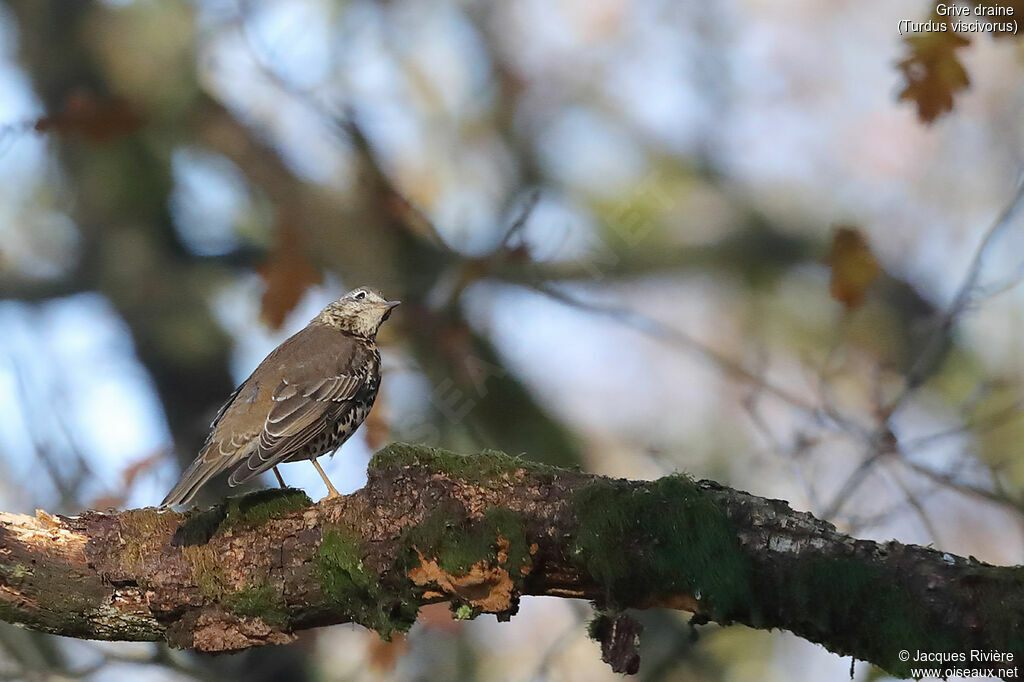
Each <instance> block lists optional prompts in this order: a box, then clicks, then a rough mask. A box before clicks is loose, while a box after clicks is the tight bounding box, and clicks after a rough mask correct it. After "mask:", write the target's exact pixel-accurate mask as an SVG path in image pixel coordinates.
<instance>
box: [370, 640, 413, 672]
mask: <svg viewBox="0 0 1024 682" xmlns="http://www.w3.org/2000/svg"><path fill="white" fill-rule="evenodd" d="M366 635H367V637H366V638H367V643H366V662H367V663H368V664H369V666H370V668H371V669H372V670H375V671H376V672H379V673H390V672H392V671H393V670H394V669H395V666H396V665H398V659H400V658H401V657H402V656H404V655H405V654H407V653H408V652H409V640H408V639H407V638H406V636H405V635H403V634H402V633H396V634H394V635H392V636H391V641H390V642H385V641H384V640H383V639H381V638H380V635H378V634H377V633H376V632H368V633H366Z"/></svg>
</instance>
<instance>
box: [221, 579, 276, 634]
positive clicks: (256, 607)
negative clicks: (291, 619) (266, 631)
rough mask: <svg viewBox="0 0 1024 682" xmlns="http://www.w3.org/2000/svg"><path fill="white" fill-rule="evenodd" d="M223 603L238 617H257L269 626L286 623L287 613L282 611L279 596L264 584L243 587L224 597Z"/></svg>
mask: <svg viewBox="0 0 1024 682" xmlns="http://www.w3.org/2000/svg"><path fill="white" fill-rule="evenodd" d="M224 603H225V604H226V605H227V606H228V608H230V609H231V611H232V612H233V613H235V615H238V616H246V617H250V618H254V617H259V618H261V619H263V622H265V623H268V624H271V625H285V624H287V623H288V613H287V611H285V609H284V605H283V604H282V602H281V599H280V595H278V593H277V591H275V590H274V588H272V587H271V586H270V585H268V584H266V583H263V584H261V585H254V586H249V587H245V588H243V589H241V590H238V591H237V592H232V593H231V594H228V595H225V596H224Z"/></svg>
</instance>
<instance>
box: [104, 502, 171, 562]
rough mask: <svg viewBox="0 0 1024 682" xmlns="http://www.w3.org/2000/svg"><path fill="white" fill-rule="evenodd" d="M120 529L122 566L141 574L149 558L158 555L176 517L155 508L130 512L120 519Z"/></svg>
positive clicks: (121, 515)
mask: <svg viewBox="0 0 1024 682" xmlns="http://www.w3.org/2000/svg"><path fill="white" fill-rule="evenodd" d="M117 522H118V525H120V527H121V542H122V546H121V551H120V558H121V564H122V566H123V567H124V569H125V570H126V571H128V572H140V571H141V569H142V566H143V564H144V562H145V560H146V559H147V558H148V557H153V556H156V554H158V553H159V549H160V543H162V542H163V538H165V537H166V536H167V535H168V534H170V533H171V531H172V530H173V529H174V528H175V526H176V525H177V520H176V517H175V516H174V515H173V514H161V513H158V512H157V510H156V509H154V508H152V507H147V508H145V509H128V510H126V511H123V512H121V513H120V514H119V515H118V517H117Z"/></svg>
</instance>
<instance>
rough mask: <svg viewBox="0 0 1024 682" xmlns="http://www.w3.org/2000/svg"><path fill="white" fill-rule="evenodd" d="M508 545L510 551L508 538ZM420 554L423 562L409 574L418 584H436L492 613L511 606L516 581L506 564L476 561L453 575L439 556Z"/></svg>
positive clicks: (506, 543)
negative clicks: (503, 566) (466, 569)
mask: <svg viewBox="0 0 1024 682" xmlns="http://www.w3.org/2000/svg"><path fill="white" fill-rule="evenodd" d="M500 539H503V538H500ZM505 545H506V550H505V551H506V552H507V547H508V541H505ZM499 551H500V550H499ZM417 554H418V556H419V560H420V565H419V566H414V567H413V568H412V569H411V570H410V571H409V573H408V576H409V579H410V580H412V581H413V583H414V584H415V585H417V586H418V587H428V586H429V587H431V588H436V589H437V590H440V592H441V593H443V594H446V595H450V596H454V597H458V598H459V599H461V600H462V601H466V602H469V603H470V604H471V605H473V606H476V607H478V608H480V609H481V610H482V611H487V612H489V613H498V612H501V611H507V610H508V609H510V608H512V604H513V594H514V593H515V587H516V585H515V582H514V581H513V580H512V576H510V575H509V573H508V571H506V570H505V569H504V568H501V567H500V566H492V565H490V564H489V563H488V562H486V561H483V560H481V561H478V562H476V563H475V564H473V566H472V567H471V568H470V569H469V572H468V573H466V574H465V575H452V574H451V573H448V572H447V571H445V570H443V569H442V568H441V567H440V566H439V565H438V563H437V561H436V560H434V559H427V558H426V557H424V556H423V554H422V553H420V552H417ZM432 591H433V590H432ZM424 596H425V595H424Z"/></svg>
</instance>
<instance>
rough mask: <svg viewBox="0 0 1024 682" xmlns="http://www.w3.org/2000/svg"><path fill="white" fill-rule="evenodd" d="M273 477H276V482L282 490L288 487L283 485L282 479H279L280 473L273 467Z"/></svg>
mask: <svg viewBox="0 0 1024 682" xmlns="http://www.w3.org/2000/svg"><path fill="white" fill-rule="evenodd" d="M274 475H275V476H277V482H278V483H279V484H281V487H282V488H287V487H288V486H287V485H285V483H284V479H283V478H281V472H280V471H278V470H277V467H274Z"/></svg>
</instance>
